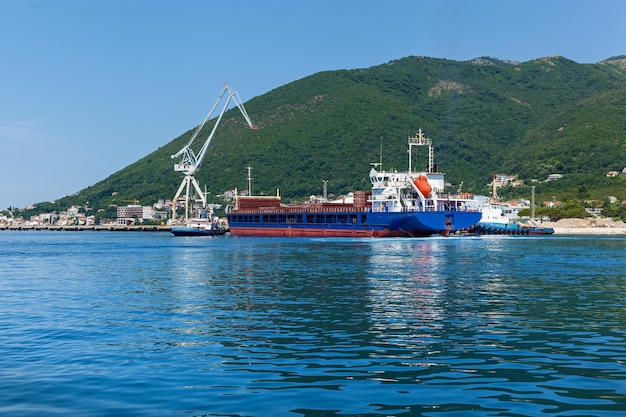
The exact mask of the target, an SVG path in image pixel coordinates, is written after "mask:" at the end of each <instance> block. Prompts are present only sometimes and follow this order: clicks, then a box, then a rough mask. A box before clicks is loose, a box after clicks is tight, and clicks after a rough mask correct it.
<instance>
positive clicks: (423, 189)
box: [413, 175, 433, 197]
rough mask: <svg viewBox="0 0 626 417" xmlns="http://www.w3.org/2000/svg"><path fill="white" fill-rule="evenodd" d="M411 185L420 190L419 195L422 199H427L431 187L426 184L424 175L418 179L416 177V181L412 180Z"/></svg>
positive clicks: (426, 179)
mask: <svg viewBox="0 0 626 417" xmlns="http://www.w3.org/2000/svg"><path fill="white" fill-rule="evenodd" d="M413 184H415V186H416V187H417V189H418V190H420V193H422V195H423V196H424V197H428V196H429V195H430V192H431V191H432V190H433V187H431V186H430V184H429V183H428V178H426V175H420V176H419V177H417V179H415V180H413Z"/></svg>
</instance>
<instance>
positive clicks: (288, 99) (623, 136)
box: [57, 56, 626, 209]
mask: <svg viewBox="0 0 626 417" xmlns="http://www.w3.org/2000/svg"><path fill="white" fill-rule="evenodd" d="M208 105H209V103H208ZM208 105H207V107H208ZM245 106H246V109H247V111H248V113H249V115H250V117H251V119H252V120H253V122H254V123H255V124H256V125H258V126H259V127H260V129H259V130H249V129H248V128H247V124H246V123H245V120H244V119H243V118H242V116H241V114H240V113H239V111H238V109H236V108H234V109H232V110H229V111H228V112H227V113H226V115H225V116H224V119H223V120H222V123H221V125H220V126H219V128H218V130H217V133H216V135H215V137H214V139H213V141H212V143H211V146H210V148H209V151H208V152H207V155H206V157H205V159H204V162H203V164H202V168H201V170H200V171H199V173H198V174H197V175H196V178H197V179H198V181H199V182H200V183H201V184H206V185H207V188H208V190H210V192H211V193H212V194H218V193H222V192H223V191H225V190H230V189H234V188H235V187H237V188H239V189H240V190H242V189H246V188H247V181H246V175H247V172H246V166H251V167H252V177H253V191H254V194H275V193H276V188H280V191H281V195H283V197H286V198H301V197H306V196H308V195H310V194H321V192H322V180H328V191H329V193H334V194H341V193H345V192H348V191H353V190H355V189H361V190H367V189H369V181H368V171H369V164H370V162H378V161H379V159H380V157H381V148H382V160H383V168H385V169H391V168H397V169H405V168H406V165H407V161H406V141H407V136H408V135H409V134H411V135H413V134H414V133H415V132H416V131H417V129H419V128H422V130H423V131H424V132H425V133H426V134H427V136H429V137H431V138H432V139H433V142H434V145H435V159H436V163H437V165H438V168H439V170H440V171H443V172H446V173H447V177H446V178H447V180H448V181H449V182H450V183H451V184H452V186H453V187H455V188H456V187H458V184H459V183H460V182H461V181H463V189H464V190H466V191H471V192H475V193H483V194H484V193H487V192H488V191H487V188H486V187H487V184H488V183H489V182H490V179H491V175H492V174H494V173H503V174H508V175H518V176H519V178H520V179H523V180H525V183H526V184H531V181H532V180H533V179H535V180H539V182H536V183H534V185H536V189H537V194H538V196H539V198H541V197H545V198H548V197H552V196H555V197H557V198H559V199H564V198H571V197H574V198H598V199H603V198H605V197H606V195H614V196H617V197H618V198H620V199H626V174H623V175H619V176H618V177H616V178H611V179H609V178H606V176H605V174H606V172H607V171H609V170H620V171H621V169H622V168H624V166H626V56H620V57H615V58H610V59H608V60H606V61H603V62H600V63H598V64H578V63H576V62H573V61H571V60H568V59H566V58H562V57H549V58H542V59H536V60H533V61H529V62H524V63H516V62H508V61H502V60H498V59H495V58H478V59H474V60H472V61H466V62H458V61H452V60H446V59H434V58H425V57H408V58H403V59H398V60H395V61H391V62H388V63H386V64H383V65H378V66H375V67H371V68H367V69H354V70H341V71H327V72H321V73H317V74H313V75H311V76H309V77H306V78H303V79H301V80H298V81H295V82H292V83H290V84H287V85H284V86H282V87H280V88H277V89H274V90H272V91H269V92H267V93H266V94H263V95H261V96H258V97H255V98H253V99H251V100H250V101H248V102H246V103H245ZM211 127H212V126H211V125H208V126H207V127H205V130H206V131H205V132H203V133H202V134H201V137H202V138H206V137H207V136H208V133H209V131H210V128H211ZM189 128H190V130H189V131H187V132H185V133H184V134H182V135H181V136H180V137H178V138H175V139H173V140H172V141H171V142H170V143H168V144H167V145H166V146H164V147H161V148H159V149H157V150H155V151H154V152H152V153H150V154H149V155H147V156H146V157H144V158H143V159H141V160H139V161H137V162H135V163H134V164H132V165H130V166H128V167H126V168H124V169H123V170H121V171H119V172H116V173H114V174H112V175H111V176H110V177H108V178H106V179H104V180H102V181H101V182H98V183H97V184H94V185H93V186H90V187H88V188H86V189H84V190H82V191H80V192H79V193H78V194H76V195H73V196H68V197H64V198H61V199H60V200H58V201H57V209H58V207H59V206H61V207H63V206H69V205H71V204H84V202H85V201H89V202H90V206H92V207H106V206H108V205H109V204H111V203H113V204H126V203H122V201H123V200H129V199H135V198H137V199H139V200H140V202H141V203H142V204H151V203H152V202H154V201H156V200H157V199H158V198H163V199H171V198H173V196H174V194H175V192H176V190H177V188H178V185H179V184H180V182H181V180H182V174H180V173H177V172H174V171H173V164H174V162H177V161H174V160H172V159H171V158H170V155H172V154H174V153H176V152H177V151H178V150H179V149H181V148H182V147H183V146H184V145H185V143H187V141H188V140H189V138H190V136H191V134H192V132H193V127H189ZM200 142H201V141H200ZM424 161H425V160H424ZM424 163H425V162H424ZM551 173H559V174H563V178H562V179H561V180H558V181H552V182H550V183H546V182H544V181H545V179H546V178H547V176H548V175H549V174H551ZM510 192H511V193H512V192H517V193H521V194H525V195H526V196H528V195H529V193H530V192H529V189H528V188H526V189H524V188H523V187H522V188H519V189H517V190H516V191H510Z"/></svg>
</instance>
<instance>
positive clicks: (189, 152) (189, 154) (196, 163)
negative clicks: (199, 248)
mask: <svg viewBox="0 0 626 417" xmlns="http://www.w3.org/2000/svg"><path fill="white" fill-rule="evenodd" d="M226 93H228V95H227V98H226V102H225V103H224V105H223V107H222V110H221V111H220V114H219V116H218V117H217V120H216V121H215V124H214V125H213V129H211V133H209V136H208V137H207V139H206V140H205V141H204V144H203V145H202V147H201V148H200V150H199V151H198V154H197V155H196V153H195V152H194V151H193V149H192V147H191V145H192V144H193V143H194V141H195V140H196V138H197V137H198V135H199V133H200V132H201V131H202V128H203V127H204V126H205V124H206V123H207V122H208V121H209V119H210V118H211V116H212V115H213V112H214V111H215V109H216V108H217V107H218V106H219V104H220V102H221V101H222V100H223V99H224V96H225V95H226ZM231 100H234V102H235V104H236V105H237V107H238V108H239V111H240V112H241V114H242V115H243V117H244V119H246V122H247V123H248V126H250V129H254V130H256V129H258V127H256V126H255V125H253V124H252V121H251V120H250V116H248V112H247V111H246V109H245V107H244V106H243V103H242V102H241V99H240V98H239V94H238V93H237V92H236V91H233V90H231V89H230V87H228V85H227V84H224V88H223V89H222V91H221V93H220V94H219V96H218V98H217V100H216V101H215V104H213V107H211V110H210V111H209V114H208V115H207V116H206V118H205V119H204V121H203V122H202V123H201V124H200V125H199V126H198V127H197V128H196V130H195V131H194V133H193V135H192V136H191V139H189V142H187V144H186V145H185V146H184V147H183V148H182V149H181V150H180V151H178V152H177V153H176V154H174V155H172V159H175V158H178V157H180V156H181V155H182V159H181V161H180V163H178V164H174V171H179V172H183V173H184V174H185V178H184V179H183V182H182V183H181V184H180V187H179V188H178V191H177V192H176V196H175V197H174V201H173V207H172V211H173V213H172V219H175V218H176V202H177V201H178V197H179V196H180V194H181V193H182V191H183V189H186V193H185V220H187V219H188V214H189V198H190V192H191V191H192V189H195V190H196V193H197V194H199V196H200V200H201V201H202V203H203V207H206V197H205V195H204V193H202V191H201V190H200V185H199V184H198V182H197V181H196V179H195V177H194V174H195V173H196V171H197V170H198V169H199V168H200V165H201V164H202V161H203V160H204V156H205V154H206V151H207V149H208V148H209V144H210V143H211V140H212V139H213V136H214V135H215V131H216V130H217V127H218V126H219V124H220V122H221V120H222V116H224V113H226V110H227V109H228V105H229V104H230V102H231Z"/></svg>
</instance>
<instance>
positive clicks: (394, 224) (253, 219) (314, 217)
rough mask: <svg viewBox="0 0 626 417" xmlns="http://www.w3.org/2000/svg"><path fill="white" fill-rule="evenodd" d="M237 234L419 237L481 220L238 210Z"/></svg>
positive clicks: (232, 223)
mask: <svg viewBox="0 0 626 417" xmlns="http://www.w3.org/2000/svg"><path fill="white" fill-rule="evenodd" d="M227 217H228V225H229V228H230V232H231V234H233V235H252V236H329V237H331V236H333V237H341V236H347V237H419V236H431V235H437V234H448V233H451V232H455V231H457V230H461V229H469V228H470V227H472V226H474V225H476V224H477V223H478V222H479V221H480V217H481V214H480V212H475V211H453V210H445V211H443V210H442V211H408V212H399V213H398V212H394V213H388V212H381V213H372V212H369V211H348V212H345V211H320V212H310V211H306V212H297V211H290V212H279V211H278V212H264V213H261V212H257V213H234V214H229V215H228V216H227Z"/></svg>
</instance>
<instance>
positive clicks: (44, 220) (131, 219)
mask: <svg viewBox="0 0 626 417" xmlns="http://www.w3.org/2000/svg"><path fill="white" fill-rule="evenodd" d="M619 174H626V168H624V170H623V171H622V172H619V171H615V172H609V173H607V177H614V176H617V175H619ZM560 178H561V176H560V175H559V174H552V175H550V176H549V177H548V178H547V180H546V181H556V180H558V179H560ZM493 181H494V183H495V188H496V189H500V188H502V187H505V186H513V187H515V186H517V185H520V181H518V180H516V179H515V178H514V177H510V176H507V175H505V174H498V175H494V176H493ZM492 184H493V183H492ZM235 192H236V191H235V190H229V191H225V192H224V193H222V194H220V195H219V196H218V197H219V198H220V200H221V201H222V202H223V203H224V204H214V205H213V208H214V209H216V210H219V209H220V208H221V207H222V206H223V205H228V204H232V201H233V199H234V195H235ZM241 195H248V190H243V191H242V192H241ZM339 198H344V199H345V198H349V196H347V197H344V196H340V197H339ZM486 198H487V197H480V196H479V197H477V199H478V201H481V199H486ZM322 199H325V197H321V196H320V197H318V196H311V197H310V198H309V200H310V201H311V202H315V201H321V200H322ZM607 200H608V202H609V203H611V204H615V203H620V202H619V201H618V200H617V198H616V197H613V196H609V197H608V198H607ZM126 202H128V203H130V204H126V205H111V207H109V210H108V211H109V212H113V213H115V216H113V215H110V214H109V215H107V216H103V215H102V213H101V212H103V211H104V209H99V210H97V211H96V212H95V213H94V210H93V209H92V208H90V207H88V206H87V205H84V206H78V205H74V206H71V207H69V208H68V209H67V210H61V211H58V212H57V211H53V212H48V213H41V214H38V215H35V216H30V217H29V218H23V217H21V216H20V215H19V214H16V215H14V214H13V213H12V211H11V210H4V211H0V230H162V231H168V230H170V229H171V226H172V223H173V222H172V220H171V213H172V206H173V202H172V200H171V199H159V200H158V201H156V202H154V203H153V204H151V205H140V204H138V203H139V201H138V200H127V201H126ZM585 203H586V204H587V207H585V209H584V210H585V212H586V217H585V216H581V217H584V218H563V219H559V220H558V221H550V220H551V219H549V218H547V217H544V218H540V221H541V222H542V223H543V224H544V225H546V226H548V227H553V228H554V229H555V230H556V233H557V234H558V233H560V234H574V233H581V234H616V233H618V234H622V233H626V225H625V224H624V222H622V221H620V220H615V221H614V220H613V219H611V218H607V217H603V214H602V211H603V208H602V207H601V205H599V204H598V203H599V202H597V201H586V202H585ZM500 204H501V205H502V206H503V207H504V212H505V214H506V216H507V217H509V219H511V220H512V221H520V220H521V221H523V220H524V219H523V218H522V217H521V216H519V213H520V211H521V210H523V209H529V208H530V207H531V202H530V200H526V199H515V200H511V201H506V202H503V201H501V202H500ZM621 205H622V206H623V205H626V201H622V202H621ZM183 206H184V202H183V201H182V200H179V201H178V204H177V208H182V207H183ZM537 206H539V207H544V208H545V207H554V208H559V207H561V206H562V203H561V202H560V201H558V200H555V199H553V200H551V201H542V202H540V203H539V204H538V205H537ZM33 208H34V206H30V207H24V208H22V209H20V210H16V211H17V212H21V211H26V210H30V209H33ZM112 217H115V218H112Z"/></svg>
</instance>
